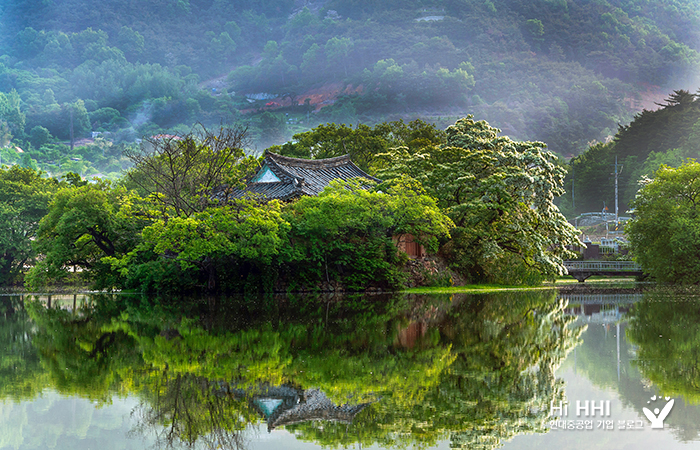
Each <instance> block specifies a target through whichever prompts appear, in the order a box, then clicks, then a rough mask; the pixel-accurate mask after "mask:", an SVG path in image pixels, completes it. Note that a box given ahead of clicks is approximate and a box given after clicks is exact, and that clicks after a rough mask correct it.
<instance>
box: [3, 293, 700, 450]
mask: <svg viewBox="0 0 700 450" xmlns="http://www.w3.org/2000/svg"><path fill="white" fill-rule="evenodd" d="M699 324H700V297H699V296H698V295H696V294H693V293H690V294H688V293H685V294H683V293H681V294H679V293H670V292H667V291H662V290H655V291H650V292H646V293H644V294H622V295H620V294H616V295H612V294H610V295H600V294H599V295H568V294H567V295H564V294H559V293H558V292H557V291H555V290H538V291H509V292H500V293H491V294H473V295H472V294H459V295H432V296H431V295H420V296H419V295H402V294H399V295H393V296H392V295H374V296H364V297H363V296H350V297H345V298H339V297H324V296H316V297H309V296H306V297H299V296H296V297H295V296H285V297H273V296H268V297H261V298H205V299H175V298H167V299H166V298H160V299H157V298H147V297H142V296H130V295H75V296H73V295H62V296H61V295H52V296H50V297H49V296H47V295H41V296H30V295H25V296H20V295H5V296H0V341H1V342H2V345H1V346H0V352H1V353H0V397H1V398H2V402H1V403H0V449H45V448H54V449H81V450H82V449H98V450H108V449H146V448H156V449H161V448H163V449H165V448H217V449H241V450H242V449H277V448H292V449H312V448H441V449H448V448H469V449H493V448H504V449H529V448H566V449H569V448H570V449H578V448H581V449H583V448H606V449H607V448H635V449H647V448H649V449H657V448H664V449H674V448H687V447H688V445H689V444H690V445H693V444H697V443H698V441H699V440H700V407H698V406H697V403H698V401H699V400H700V363H699V361H700V359H699V358H698V354H699V353H700V327H699V326H698V325H699ZM652 427H656V428H652Z"/></svg>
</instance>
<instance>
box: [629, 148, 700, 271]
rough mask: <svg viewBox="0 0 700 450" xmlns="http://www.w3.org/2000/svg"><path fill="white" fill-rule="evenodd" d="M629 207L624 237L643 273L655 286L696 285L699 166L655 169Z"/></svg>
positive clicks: (692, 163) (699, 236)
mask: <svg viewBox="0 0 700 450" xmlns="http://www.w3.org/2000/svg"><path fill="white" fill-rule="evenodd" d="M633 205H634V208H635V218H634V219H633V220H632V221H631V222H629V224H628V225H627V227H626V228H625V231H626V233H627V236H628V237H629V240H630V249H631V251H632V253H633V254H634V257H635V259H636V261H637V262H639V264H641V265H642V267H643V268H644V271H645V272H646V273H648V274H650V275H651V276H653V277H654V278H656V279H657V280H658V281H661V282H667V283H680V284H697V283H698V282H700V258H698V256H699V255H700V220H698V219H699V217H700V163H698V162H696V161H693V160H690V161H688V162H686V163H685V164H683V165H682V166H681V167H679V168H678V169H673V168H670V167H668V166H661V168H659V169H658V170H657V171H656V173H655V174H654V179H653V180H649V179H647V180H645V181H644V182H643V186H642V188H641V189H640V190H639V193H638V194H637V198H636V199H635V200H634V202H633Z"/></svg>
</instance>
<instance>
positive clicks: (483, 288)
mask: <svg viewBox="0 0 700 450" xmlns="http://www.w3.org/2000/svg"><path fill="white" fill-rule="evenodd" d="M638 285H639V282H637V281H636V280H635V278H634V277H618V278H610V277H591V278H589V279H587V280H586V282H585V283H579V282H578V281H577V280H575V279H573V278H570V277H566V278H564V277H562V278H558V279H557V280H556V281H554V282H551V281H547V282H545V283H543V284H541V285H539V286H522V285H519V286H513V285H505V284H467V285H464V286H450V287H417V288H410V289H406V290H405V291H403V292H405V293H408V294H459V293H469V292H496V291H523V290H538V289H558V288H570V287H572V286H577V287H581V288H585V287H586V286H590V287H591V288H616V289H619V288H630V289H631V288H634V287H636V286H638Z"/></svg>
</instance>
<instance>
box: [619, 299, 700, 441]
mask: <svg viewBox="0 0 700 450" xmlns="http://www.w3.org/2000/svg"><path fill="white" fill-rule="evenodd" d="M627 337H628V339H629V340H630V341H631V342H632V343H633V344H635V345H637V360H636V362H635V363H636V365H637V367H638V368H639V370H640V371H641V373H642V376H643V377H645V378H646V379H648V380H650V381H651V382H652V383H654V384H655V385H656V386H657V388H658V390H659V391H660V393H662V394H663V395H666V396H672V397H679V396H680V397H681V399H677V400H676V405H675V406H674V408H673V411H672V412H671V414H670V415H669V417H668V418H667V419H666V421H665V422H666V423H667V424H670V425H671V427H674V428H677V429H678V431H677V432H678V434H679V437H680V438H681V439H683V440H690V439H696V438H697V436H698V435H699V434H700V425H699V424H700V417H699V416H698V411H697V408H689V407H687V406H686V405H685V404H684V403H690V404H697V403H699V402H700V300H699V299H698V298H697V294H696V293H692V292H687V293H679V292H665V291H661V290H659V291H655V292H649V293H647V294H645V295H644V299H643V300H642V301H641V302H639V303H637V304H635V307H634V308H633V310H632V312H631V313H630V323H629V326H628V328H627ZM646 400H648V398H645V399H644V401H646ZM679 400H682V401H679ZM640 405H641V406H643V405H644V403H640ZM641 406H638V408H641Z"/></svg>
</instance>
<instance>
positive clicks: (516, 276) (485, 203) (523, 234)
mask: <svg viewBox="0 0 700 450" xmlns="http://www.w3.org/2000/svg"><path fill="white" fill-rule="evenodd" d="M499 132H500V130H498V129H496V128H493V127H491V126H490V125H489V124H488V123H486V122H485V121H474V120H473V118H472V117H471V116H469V117H467V118H464V119H461V120H459V121H457V123H455V124H454V125H453V126H450V127H449V128H447V130H446V134H447V140H446V143H445V144H443V145H436V146H428V147H422V148H418V149H416V148H414V149H411V148H409V147H398V148H395V149H392V150H391V151H390V152H388V153H386V154H384V155H382V158H383V159H384V164H385V167H386V168H385V169H383V170H381V171H380V172H379V174H380V176H382V177H384V178H387V179H392V178H394V177H396V176H399V175H401V174H404V175H408V176H411V177H414V178H415V179H416V180H419V181H420V182H421V183H422V184H423V186H424V187H425V189H426V190H427V191H428V193H430V194H431V195H432V196H434V197H435V198H436V199H437V200H438V204H439V205H440V206H441V207H442V208H444V210H445V211H446V212H447V214H448V216H449V217H450V218H451V219H452V220H453V221H454V223H455V225H456V228H455V231H454V232H453V239H452V240H451V242H450V243H449V244H447V245H446V246H445V248H444V249H443V251H444V253H445V254H446V256H447V257H448V259H449V260H450V261H452V263H453V264H454V266H455V267H457V268H459V269H460V271H461V272H463V273H465V274H467V275H469V276H470V277H471V278H472V279H474V280H484V279H488V280H499V281H506V282H511V283H518V282H534V281H535V280H536V279H537V278H538V277H540V276H550V277H551V276H555V275H559V274H561V273H563V265H562V264H563V262H562V260H563V258H564V257H565V256H567V255H568V254H569V252H568V251H567V250H566V246H567V245H572V244H575V243H577V242H578V237H577V232H576V230H575V229H574V227H573V226H571V225H570V224H569V223H568V222H567V221H566V219H565V218H564V216H563V215H562V214H561V213H560V212H559V210H558V208H557V207H556V206H554V204H553V200H554V198H555V197H557V196H559V195H561V194H562V193H563V192H564V191H563V188H562V181H563V178H564V174H565V170H564V168H563V167H561V166H560V165H558V164H557V160H556V157H555V156H554V155H553V154H552V153H551V152H548V151H546V150H545V149H544V147H545V145H544V144H543V143H541V142H517V141H513V140H512V139H510V138H508V137H507V136H499Z"/></svg>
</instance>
